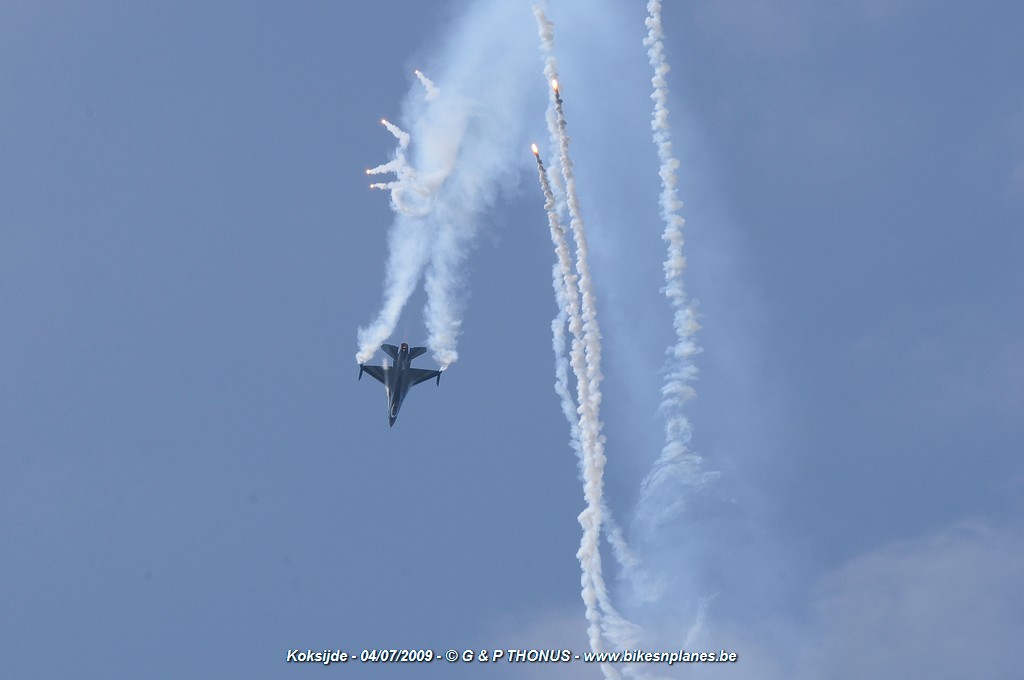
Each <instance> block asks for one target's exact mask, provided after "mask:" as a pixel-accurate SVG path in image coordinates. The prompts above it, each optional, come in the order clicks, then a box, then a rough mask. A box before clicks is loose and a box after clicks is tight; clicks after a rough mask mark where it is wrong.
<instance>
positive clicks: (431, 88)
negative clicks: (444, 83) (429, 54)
mask: <svg viewBox="0 0 1024 680" xmlns="http://www.w3.org/2000/svg"><path fill="white" fill-rule="evenodd" d="M413 73H415V74H416V77H417V78H419V81H420V82H421V83H423V89H425V90H426V91H427V93H426V94H425V95H424V97H425V98H426V100H427V101H428V102H429V101H433V100H435V99H437V97H438V95H439V94H441V90H439V89H437V85H434V81H433V80H431V79H430V78H428V77H426V76H425V75H423V71H420V70H419V69H416V70H415V71H413Z"/></svg>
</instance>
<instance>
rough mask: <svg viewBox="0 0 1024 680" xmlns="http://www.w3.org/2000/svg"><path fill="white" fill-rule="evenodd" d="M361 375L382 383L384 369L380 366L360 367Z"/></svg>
mask: <svg viewBox="0 0 1024 680" xmlns="http://www.w3.org/2000/svg"><path fill="white" fill-rule="evenodd" d="M361 368H362V369H363V373H366V374H367V375H369V376H372V377H374V378H376V379H377V380H379V381H381V382H384V369H383V367H381V366H362V367H361Z"/></svg>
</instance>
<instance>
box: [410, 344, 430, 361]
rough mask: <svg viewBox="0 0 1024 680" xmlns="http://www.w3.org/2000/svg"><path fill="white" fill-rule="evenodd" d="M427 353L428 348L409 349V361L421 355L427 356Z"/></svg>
mask: <svg viewBox="0 0 1024 680" xmlns="http://www.w3.org/2000/svg"><path fill="white" fill-rule="evenodd" d="M426 351H427V348H426V347H410V348H409V361H412V360H413V359H415V358H416V357H418V356H419V355H421V354H425V353H426Z"/></svg>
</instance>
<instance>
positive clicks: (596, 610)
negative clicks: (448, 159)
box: [533, 5, 638, 677]
mask: <svg viewBox="0 0 1024 680" xmlns="http://www.w3.org/2000/svg"><path fill="white" fill-rule="evenodd" d="M533 10H534V17H535V18H536V20H537V27H538V32H539V35H540V38H541V44H542V51H543V52H544V54H545V64H544V74H545V76H546V77H547V79H548V81H549V83H550V84H551V86H552V89H551V92H552V95H553V96H552V98H551V101H550V102H549V106H548V116H547V120H548V132H549V134H550V136H551V139H552V143H553V146H556V147H557V148H558V149H559V156H558V158H559V161H560V165H561V168H562V179H563V181H564V183H565V196H566V206H567V207H568V210H569V218H570V220H569V221H570V227H571V228H572V231H573V239H574V241H575V245H576V272H577V274H578V279H576V278H574V277H573V276H572V270H571V266H570V264H569V252H568V250H569V249H568V244H567V241H566V238H565V232H564V229H561V228H560V223H558V222H557V221H556V219H555V218H557V212H555V211H554V205H555V201H554V195H553V192H552V191H551V187H550V185H549V184H548V182H547V178H546V173H544V172H543V168H542V167H541V173H540V174H541V185H542V188H543V189H544V192H545V199H546V202H545V207H546V208H547V210H548V219H549V222H551V224H552V239H553V240H554V241H555V247H556V254H557V255H558V260H559V269H560V270H561V273H562V280H563V286H564V290H563V293H564V299H565V304H566V311H567V316H568V322H569V328H570V330H571V331H572V333H573V348H572V352H571V353H570V357H571V360H570V364H571V365H572V367H573V372H574V373H575V375H576V391H577V396H578V414H579V429H578V437H579V441H580V450H581V451H582V459H581V465H580V467H581V471H582V474H583V481H584V499H585V501H586V503H587V506H586V508H585V509H584V510H583V512H581V513H580V516H579V522H580V525H581V526H582V527H583V537H582V539H581V541H580V549H579V551H578V552H577V557H578V558H579V560H580V566H581V569H582V572H583V573H582V576H581V585H582V593H581V594H582V597H583V601H584V604H585V606H586V617H587V621H588V628H587V633H588V637H589V639H590V645H591V648H592V649H594V650H600V649H602V648H603V642H602V634H603V636H604V637H605V638H607V639H608V640H609V641H610V642H612V644H614V645H616V646H619V647H628V646H629V645H631V644H632V643H633V642H634V641H635V640H636V639H637V633H638V629H637V628H636V626H634V625H633V624H631V623H629V622H628V621H626V620H625V619H624V618H622V616H621V615H619V613H618V612H617V611H616V610H615V608H614V607H613V606H612V604H611V600H610V598H609V596H608V590H607V587H606V585H605V582H604V577H603V574H602V565H601V553H600V534H601V529H602V525H603V524H604V523H605V517H606V515H608V514H609V513H607V506H606V504H605V501H604V479H603V475H604V466H605V454H604V436H603V435H602V434H601V420H600V404H601V393H600V382H601V345H600V330H599V328H598V324H597V310H596V305H595V300H594V293H593V288H592V285H591V281H590V268H589V263H588V262H587V254H588V251H587V242H586V231H585V226H584V223H583V219H582V217H581V215H580V210H579V198H578V196H577V195H576V181H575V177H574V176H573V172H572V161H571V158H570V156H569V138H568V136H567V135H566V133H565V116H564V112H563V110H562V100H561V97H560V95H559V92H558V85H557V77H558V74H557V63H556V60H555V57H554V56H553V54H552V51H553V49H554V30H553V29H554V27H553V25H552V24H551V22H549V21H548V20H547V17H546V16H545V15H544V12H543V10H542V9H541V8H540V7H539V6H536V5H535V6H534V8H533ZM538 165H539V166H540V163H539V156H538ZM556 225H557V228H556ZM578 301H579V303H578ZM557 352H558V349H556V357H557V356H558V354H557ZM567 392H568V389H567V388H566V393H567ZM564 409H565V406H564V404H563V410H564ZM612 536H613V541H614V543H615V545H616V546H618V547H619V550H617V553H620V554H622V555H623V556H624V558H625V556H626V555H628V551H627V550H625V541H624V540H622V534H621V531H618V529H617V527H616V530H615V531H613V532H612ZM602 670H603V671H604V673H605V675H606V676H607V677H618V672H617V671H616V670H615V669H614V668H612V667H610V666H606V667H602Z"/></svg>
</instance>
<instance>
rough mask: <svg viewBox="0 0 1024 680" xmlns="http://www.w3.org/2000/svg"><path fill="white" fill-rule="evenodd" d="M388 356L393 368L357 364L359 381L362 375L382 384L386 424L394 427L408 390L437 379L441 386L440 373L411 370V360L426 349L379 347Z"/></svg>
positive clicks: (420, 369)
mask: <svg viewBox="0 0 1024 680" xmlns="http://www.w3.org/2000/svg"><path fill="white" fill-rule="evenodd" d="M380 348H381V349H382V350H384V351H385V352H386V353H387V354H388V356H390V357H391V358H392V359H394V360H395V365H394V366H390V367H388V366H365V365H363V364H359V380H362V379H363V373H366V374H368V375H370V376H371V377H373V378H376V379H377V380H379V381H381V382H382V383H384V391H385V392H387V395H388V424H389V425H390V426H391V427H394V426H395V420H396V419H397V418H398V409H400V408H402V402H403V401H405V395H407V394H408V393H409V388H410V387H412V386H413V385H419V384H420V383H421V382H426V381H427V380H430V379H431V378H437V384H438V385H440V384H441V371H431V370H427V369H424V368H413V367H412V366H411V364H412V360H413V359H415V358H416V357H418V356H419V355H421V354H423V353H424V352H426V351H427V348H426V347H409V345H408V344H407V343H404V342H403V343H402V346H401V347H395V346H394V345H381V346H380Z"/></svg>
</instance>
